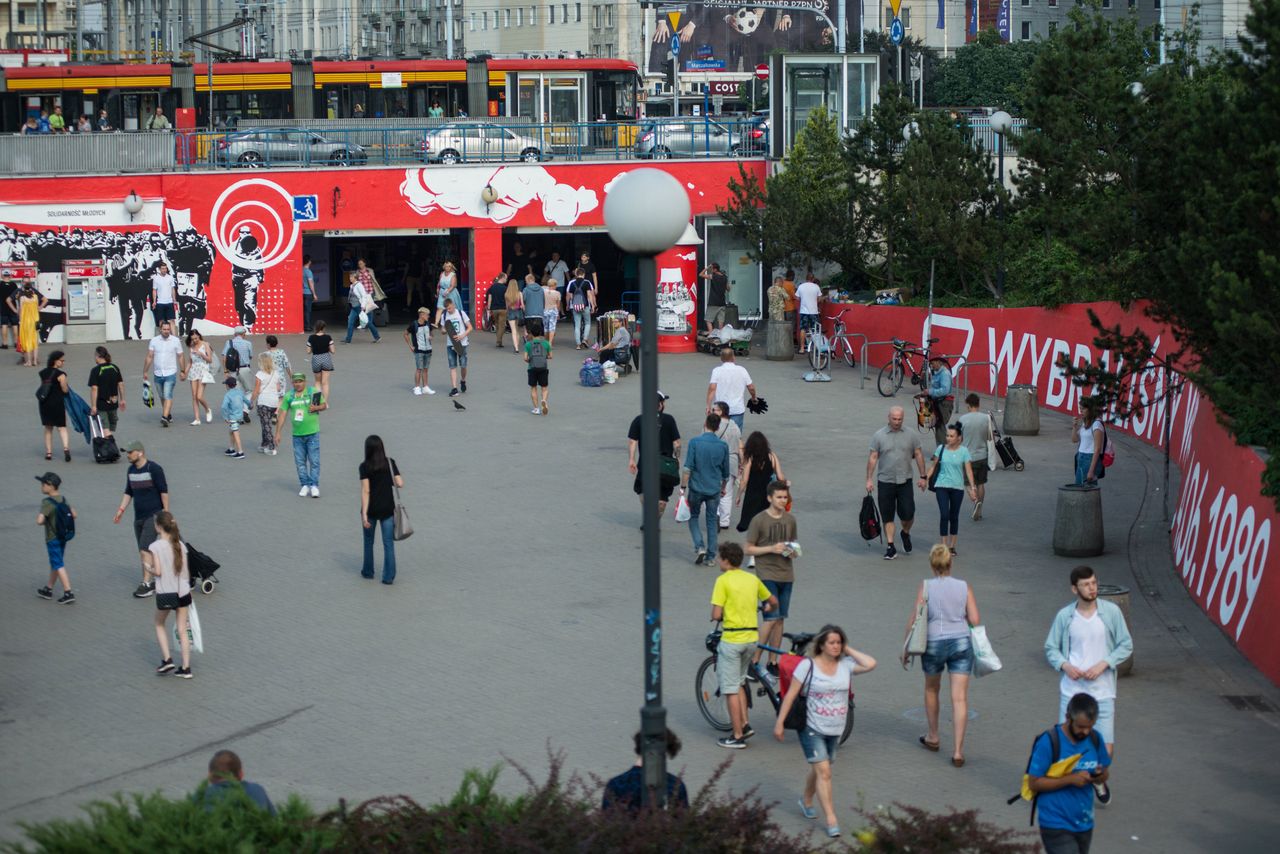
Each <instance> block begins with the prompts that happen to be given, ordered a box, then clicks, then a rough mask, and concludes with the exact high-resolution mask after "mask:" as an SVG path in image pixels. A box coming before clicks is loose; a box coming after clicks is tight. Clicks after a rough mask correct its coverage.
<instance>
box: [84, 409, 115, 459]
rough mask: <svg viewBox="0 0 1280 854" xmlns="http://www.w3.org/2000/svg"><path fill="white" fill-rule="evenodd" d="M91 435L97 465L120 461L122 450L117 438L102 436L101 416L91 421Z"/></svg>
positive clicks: (96, 416)
mask: <svg viewBox="0 0 1280 854" xmlns="http://www.w3.org/2000/svg"><path fill="white" fill-rule="evenodd" d="M89 434H90V436H91V437H92V440H91V441H92V444H93V461H94V462H95V463H114V462H117V461H118V460H119V459H120V448H119V446H118V445H116V437H115V436H104V435H102V416H101V415H95V416H94V417H93V418H91V419H89Z"/></svg>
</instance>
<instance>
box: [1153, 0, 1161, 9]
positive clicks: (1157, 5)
mask: <svg viewBox="0 0 1280 854" xmlns="http://www.w3.org/2000/svg"><path fill="white" fill-rule="evenodd" d="M1154 8H1156V9H1159V8H1160V0H1156V5H1155V7H1154Z"/></svg>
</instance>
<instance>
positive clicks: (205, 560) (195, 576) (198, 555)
mask: <svg viewBox="0 0 1280 854" xmlns="http://www.w3.org/2000/svg"><path fill="white" fill-rule="evenodd" d="M219 566H220V564H219V563H218V562H217V561H216V560H214V559H213V558H211V557H209V556H208V555H207V554H205V553H204V552H202V551H200V550H199V549H197V548H196V547H195V546H193V545H191V544H190V543H187V568H188V569H189V570H190V572H191V579H192V582H193V584H194V585H195V586H198V587H199V588H200V592H201V593H203V594H205V595H206V596H208V595H209V594H210V593H212V592H213V591H214V590H216V589H217V587H216V585H217V583H218V579H217V578H216V577H215V576H214V573H215V572H217V571H218V568H219Z"/></svg>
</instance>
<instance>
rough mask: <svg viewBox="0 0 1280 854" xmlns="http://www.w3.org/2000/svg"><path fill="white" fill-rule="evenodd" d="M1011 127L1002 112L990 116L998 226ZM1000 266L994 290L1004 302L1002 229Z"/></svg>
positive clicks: (1001, 233) (997, 270)
mask: <svg viewBox="0 0 1280 854" xmlns="http://www.w3.org/2000/svg"><path fill="white" fill-rule="evenodd" d="M1012 127H1013V117H1012V116H1010V115H1009V114H1008V113H1006V112H1005V111H1004V110H997V111H996V112H994V113H992V114H991V130H992V131H994V132H995V134H996V136H997V137H998V139H997V141H996V149H997V151H998V155H997V158H996V162H997V163H998V164H999V165H998V166H997V169H998V170H999V171H998V173H997V174H998V175H999V178H1000V194H999V195H998V196H996V206H997V207H996V215H997V216H998V217H999V218H1000V225H1001V226H1003V225H1004V138H1005V135H1006V134H1007V133H1009V129H1010V128H1012ZM999 252H1000V259H999V260H1000V265H999V266H998V267H996V290H997V291H999V292H1000V300H1001V301H1002V302H1003V301H1004V228H1003V227H1002V228H1001V229H1000V249H999Z"/></svg>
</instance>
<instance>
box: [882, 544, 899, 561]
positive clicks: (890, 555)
mask: <svg viewBox="0 0 1280 854" xmlns="http://www.w3.org/2000/svg"><path fill="white" fill-rule="evenodd" d="M897 556H898V550H897V549H896V548H894V546H893V543H889V548H887V549H885V550H884V559H885V560H893V559H894V558H895V557H897Z"/></svg>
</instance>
